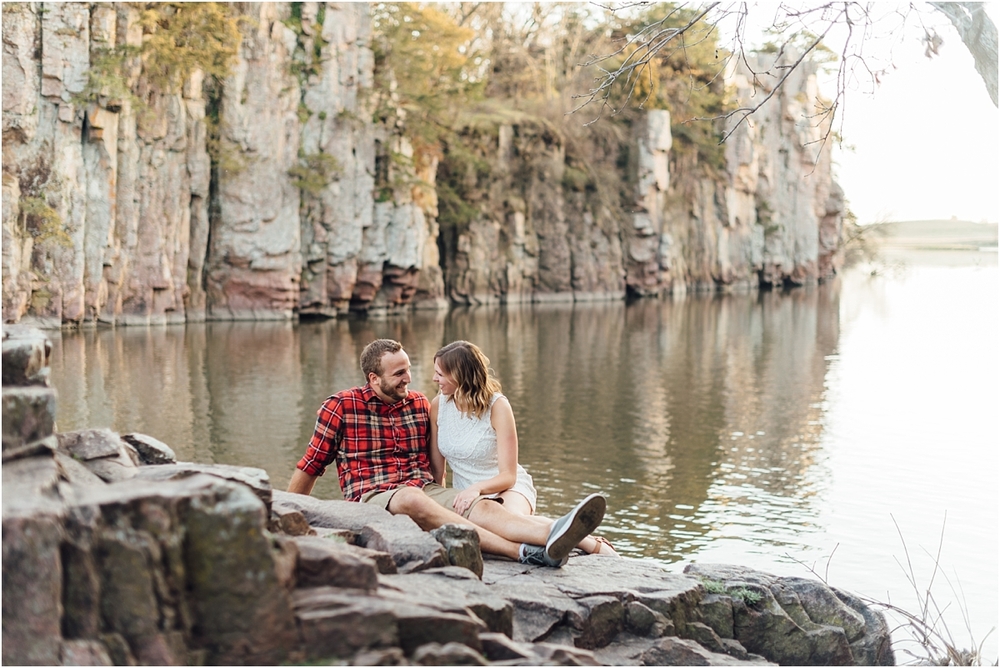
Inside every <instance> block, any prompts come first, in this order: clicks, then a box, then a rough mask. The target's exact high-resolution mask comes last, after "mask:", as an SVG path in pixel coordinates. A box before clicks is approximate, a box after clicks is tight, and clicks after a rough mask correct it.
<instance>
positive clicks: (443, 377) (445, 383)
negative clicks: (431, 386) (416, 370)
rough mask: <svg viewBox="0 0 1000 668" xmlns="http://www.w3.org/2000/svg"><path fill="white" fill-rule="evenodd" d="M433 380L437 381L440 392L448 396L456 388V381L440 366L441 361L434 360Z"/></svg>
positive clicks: (453, 392)
mask: <svg viewBox="0 0 1000 668" xmlns="http://www.w3.org/2000/svg"><path fill="white" fill-rule="evenodd" d="M434 382H435V383H437V386H438V389H440V390H441V394H443V395H445V396H448V397H450V396H451V395H453V394H455V390H457V389H458V383H456V382H455V379H454V378H452V377H451V376H450V375H449V374H448V373H446V372H445V370H444V369H442V368H441V361H440V360H434Z"/></svg>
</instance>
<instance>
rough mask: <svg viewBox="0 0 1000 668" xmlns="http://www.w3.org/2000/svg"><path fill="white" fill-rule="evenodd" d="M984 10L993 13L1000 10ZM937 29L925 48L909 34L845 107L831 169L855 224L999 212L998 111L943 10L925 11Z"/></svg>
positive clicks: (987, 216) (991, 216) (975, 217)
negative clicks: (871, 85) (872, 83)
mask: <svg viewBox="0 0 1000 668" xmlns="http://www.w3.org/2000/svg"><path fill="white" fill-rule="evenodd" d="M997 9H998V6H997V5H992V6H991V8H990V9H989V10H988V12H989V14H990V15H991V17H992V18H993V20H994V22H996V21H997V20H998V18H1000V17H998V15H1000V12H998V11H997ZM925 21H926V22H927V23H928V24H931V23H933V24H934V25H935V27H936V28H937V30H938V33H939V34H940V35H941V37H943V39H944V44H943V45H942V47H941V48H940V49H939V52H940V55H938V56H935V57H934V58H932V59H928V58H926V57H925V56H924V47H923V44H922V43H920V42H919V41H918V38H917V37H916V36H912V35H911V36H910V37H908V38H907V39H905V40H904V41H903V42H902V44H899V45H897V47H896V48H895V49H894V53H893V56H892V63H893V64H894V65H895V66H896V69H895V70H892V71H890V72H889V73H888V74H887V75H886V76H885V77H883V78H882V83H881V85H880V86H878V88H877V89H876V90H875V92H874V94H863V93H861V92H856V93H852V94H851V95H850V96H849V97H848V99H847V101H846V105H845V109H844V115H843V120H844V124H843V136H844V145H845V146H848V145H853V147H854V150H853V151H850V150H842V149H838V150H835V153H834V156H835V160H836V162H837V164H838V168H837V178H838V181H839V182H840V185H841V186H842V187H843V188H844V191H845V192H846V193H847V198H848V201H849V203H850V208H851V210H852V211H854V213H855V214H856V215H857V216H858V221H859V222H861V223H863V224H864V223H872V222H880V221H884V220H923V219H947V218H951V217H952V216H955V217H957V218H958V219H960V220H970V221H974V222H981V221H989V222H997V220H998V219H1000V194H998V193H1000V133H998V128H1000V122H998V119H1000V115H998V111H997V108H996V107H994V106H993V103H992V101H991V100H990V97H989V94H988V93H987V92H986V86H985V84H984V83H983V81H982V79H981V78H980V76H979V74H978V73H977V72H976V70H975V65H974V64H973V60H972V56H971V55H970V53H969V51H968V49H967V48H966V47H965V45H964V44H963V43H962V41H961V39H960V38H959V36H958V33H957V32H956V31H955V30H954V28H952V27H951V26H950V24H949V23H948V22H947V19H946V18H945V17H944V16H943V15H941V14H939V13H937V12H930V13H929V14H928V15H926V16H925Z"/></svg>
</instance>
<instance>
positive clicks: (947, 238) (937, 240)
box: [869, 220, 997, 250]
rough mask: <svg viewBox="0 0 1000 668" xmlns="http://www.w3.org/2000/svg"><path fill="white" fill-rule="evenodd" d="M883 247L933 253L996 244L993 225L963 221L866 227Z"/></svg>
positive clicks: (907, 222)
mask: <svg viewBox="0 0 1000 668" xmlns="http://www.w3.org/2000/svg"><path fill="white" fill-rule="evenodd" d="M869 229H870V230H871V232H873V234H872V236H871V238H873V239H876V240H878V242H879V243H880V244H881V245H883V246H892V247H896V248H926V249H935V250H975V249H978V248H983V247H988V246H996V245H997V224H996V223H971V222H969V221H965V220H909V221H903V222H898V223H878V224H876V225H870V226H869Z"/></svg>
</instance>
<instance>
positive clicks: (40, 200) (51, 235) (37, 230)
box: [18, 197, 73, 247]
mask: <svg viewBox="0 0 1000 668" xmlns="http://www.w3.org/2000/svg"><path fill="white" fill-rule="evenodd" d="M18 204H19V206H20V210H21V221H22V224H23V229H24V230H26V231H27V232H28V234H30V235H31V236H32V238H33V239H34V240H35V241H36V242H39V243H41V242H45V241H50V240H51V241H54V242H56V243H57V244H59V245H61V246H67V247H69V246H72V245H73V240H72V239H70V236H69V234H67V233H66V230H65V228H64V226H63V220H62V217H61V216H60V215H59V213H58V212H57V211H56V210H55V209H53V208H52V207H51V206H49V204H48V202H46V201H45V198H44V197H23V198H21V200H20V202H19V203H18Z"/></svg>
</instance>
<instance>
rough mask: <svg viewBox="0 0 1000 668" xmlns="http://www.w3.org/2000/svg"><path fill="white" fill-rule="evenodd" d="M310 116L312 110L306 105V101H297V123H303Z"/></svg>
mask: <svg viewBox="0 0 1000 668" xmlns="http://www.w3.org/2000/svg"><path fill="white" fill-rule="evenodd" d="M310 116H312V112H311V111H310V110H309V107H307V106H306V103H305V102H299V109H298V117H299V123H305V122H306V121H308V120H309V117H310Z"/></svg>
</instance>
